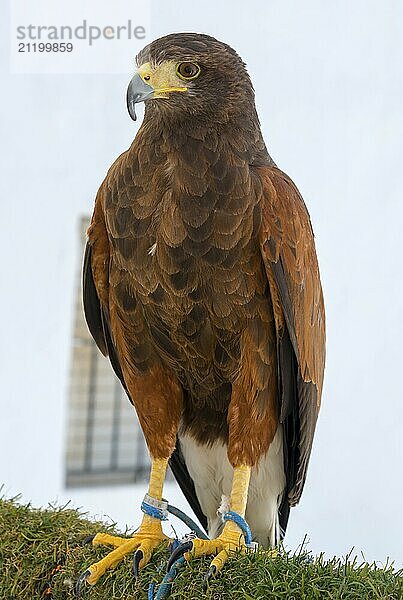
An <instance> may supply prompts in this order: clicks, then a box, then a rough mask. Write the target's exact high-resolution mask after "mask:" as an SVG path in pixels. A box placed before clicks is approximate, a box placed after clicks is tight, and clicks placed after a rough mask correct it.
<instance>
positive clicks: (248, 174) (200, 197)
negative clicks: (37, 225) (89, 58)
mask: <svg viewBox="0 0 403 600" xmlns="http://www.w3.org/2000/svg"><path fill="white" fill-rule="evenodd" d="M137 61H138V65H139V66H141V65H143V64H144V63H147V64H148V63H150V64H151V65H152V66H153V67H156V66H158V65H162V64H165V63H167V62H168V63H170V62H182V61H191V62H192V63H197V65H199V66H200V76H199V77H197V79H195V80H194V81H192V82H190V83H189V85H188V87H189V92H188V93H179V92H176V93H175V92H174V93H170V94H166V96H164V95H162V96H161V97H156V98H155V99H154V98H151V99H148V100H147V101H146V109H145V117H144V121H143V124H142V126H141V128H140V130H139V131H138V133H137V136H136V138H135V140H134V141H133V143H132V145H131V147H130V148H129V149H128V150H127V151H126V152H125V153H123V154H122V155H121V156H120V157H119V158H118V159H117V160H116V161H115V163H114V164H113V165H112V167H111V168H110V169H109V171H108V174H107V176H106V178H105V180H104V181H103V183H102V185H101V187H100V190H99V192H98V195H97V198H96V203H95V210H94V214H93V218H92V223H91V226H90V228H89V230H88V244H87V249H86V258H85V263H84V306H85V312H86V318H87V321H88V325H89V328H90V330H91V333H92V335H93V336H94V339H95V340H96V342H97V344H98V346H99V348H100V350H101V351H102V352H103V353H104V354H109V357H110V359H111V363H112V366H113V368H114V369H115V371H116V373H117V374H118V376H119V377H120V379H121V381H122V384H123V385H124V387H125V389H126V390H127V393H128V395H129V397H130V400H131V401H132V403H133V404H134V406H135V408H136V411H137V414H138V417H139V420H140V424H141V426H142V428H143V431H144V434H145V438H146V441H147V444H148V447H149V449H150V453H151V455H152V456H153V457H154V458H167V457H171V466H172V469H173V472H174V474H175V475H176V477H177V479H178V481H179V484H180V485H181V487H182V489H183V491H184V493H185V495H186V496H187V498H188V500H189V502H190V503H191V505H192V508H193V509H194V510H195V512H196V514H197V515H198V516H199V518H200V520H201V521H202V523H203V524H204V525H205V524H206V518H205V515H204V513H203V510H202V508H201V506H200V501H199V498H198V497H197V493H196V492H195V487H194V485H193V483H194V482H193V481H192V478H191V477H190V475H189V472H188V469H187V466H186V464H185V460H184V456H183V453H182V452H181V447H180V444H179V443H177V434H178V432H179V434H180V435H182V436H183V435H188V436H190V437H191V438H192V439H193V440H195V441H196V443H197V444H199V445H200V447H202V446H206V445H210V446H214V444H215V443H216V442H217V441H220V442H222V443H224V444H225V445H227V446H228V457H229V460H230V462H231V464H232V466H234V467H235V466H237V465H241V464H245V465H250V466H252V467H254V466H255V465H256V464H257V463H258V462H259V459H260V458H261V457H262V456H263V455H265V453H267V451H268V448H269V447H270V444H271V442H272V440H273V438H274V436H275V434H276V431H277V428H278V426H279V423H281V424H282V427H283V434H284V469H285V478H286V490H285V491H284V494H283V499H282V502H281V506H280V508H279V511H280V523H281V525H282V526H283V529H285V526H286V524H287V518H288V511H289V506H290V505H293V504H295V503H297V502H298V500H299V498H300V495H301V492H302V488H303V484H304V481H305V476H306V469H307V464H308V460H309V455H310V451H311V446H312V439H313V434H314V429H315V424H316V419H317V415H318V411H319V405H320V396H321V390H322V382H323V370H324V358H325V325H324V307H323V298H322V291H321V285H320V279H319V271H318V265H317V260H316V253H315V247H314V239H313V233H312V229H311V224H310V220H309V215H308V212H307V210H306V207H305V205H304V202H303V200H302V198H301V196H300V195H299V192H298V190H297V189H296V187H295V186H294V184H293V183H292V181H291V180H290V179H289V178H288V177H287V175H285V174H284V173H282V172H281V171H280V170H279V169H278V168H277V167H276V166H275V164H274V162H273V161H272V159H271V158H270V156H269V154H268V152H267V150H266V147H265V144H264V141H263V138H262V134H261V131H260V125H259V120H258V117H257V114H256V110H255V105H254V92H253V88H252V84H251V82H250V79H249V76H248V74H247V72H246V70H245V68H244V65H243V63H242V61H241V59H240V58H239V57H238V55H237V54H236V53H235V51H234V50H232V49H231V48H229V47H228V46H227V45H225V44H223V43H221V42H218V41H217V40H214V39H213V38H211V37H209V36H204V35H198V34H174V35H172V36H167V37H165V38H162V39H160V40H156V41H155V42H153V43H152V44H150V45H149V46H147V47H146V48H145V49H144V50H143V51H142V52H141V53H140V55H139V56H138V59H137ZM175 446H176V449H175ZM196 484H197V482H196Z"/></svg>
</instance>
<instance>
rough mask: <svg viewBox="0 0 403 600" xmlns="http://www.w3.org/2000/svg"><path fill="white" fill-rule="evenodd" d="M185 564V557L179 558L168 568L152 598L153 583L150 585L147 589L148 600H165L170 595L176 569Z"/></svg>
mask: <svg viewBox="0 0 403 600" xmlns="http://www.w3.org/2000/svg"><path fill="white" fill-rule="evenodd" d="M184 562H185V557H184V556H181V557H180V558H179V559H178V560H177V561H176V562H174V564H173V565H172V567H171V568H170V570H169V571H168V573H166V574H165V576H164V579H163V580H162V581H161V584H160V586H159V588H158V591H157V594H156V595H155V596H154V590H155V583H150V585H149V588H148V596H147V598H148V600H154V598H155V600H165V598H168V597H169V595H170V593H171V587H172V583H173V580H174V579H175V577H176V576H177V574H178V568H179V567H181V566H182V565H183V563H184Z"/></svg>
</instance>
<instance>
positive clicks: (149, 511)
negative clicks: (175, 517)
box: [141, 494, 168, 521]
mask: <svg viewBox="0 0 403 600" xmlns="http://www.w3.org/2000/svg"><path fill="white" fill-rule="evenodd" d="M141 510H142V511H143V513H144V514H146V515H148V516H149V517H154V519H159V520H160V521H167V520H168V502H167V501H166V500H158V499H157V498H153V497H152V496H150V495H149V494H146V495H145V496H144V500H143V502H142V503H141Z"/></svg>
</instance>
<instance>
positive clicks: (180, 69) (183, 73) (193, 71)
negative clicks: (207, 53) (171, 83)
mask: <svg viewBox="0 0 403 600" xmlns="http://www.w3.org/2000/svg"><path fill="white" fill-rule="evenodd" d="M176 72H177V74H178V75H179V77H181V78H182V79H196V77H197V76H198V75H199V74H200V67H199V65H196V64H195V63H191V62H183V63H179V64H178V65H177V67H176Z"/></svg>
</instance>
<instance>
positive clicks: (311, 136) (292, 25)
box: [0, 0, 403, 564]
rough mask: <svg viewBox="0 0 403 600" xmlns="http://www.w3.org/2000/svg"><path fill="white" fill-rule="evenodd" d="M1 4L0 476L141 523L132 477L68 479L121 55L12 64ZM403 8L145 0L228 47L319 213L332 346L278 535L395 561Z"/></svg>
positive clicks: (118, 107)
mask: <svg viewBox="0 0 403 600" xmlns="http://www.w3.org/2000/svg"><path fill="white" fill-rule="evenodd" d="M98 4H101V5H102V4H104V5H106V4H107V2H103V3H102V2H101V3H98ZM134 4H135V3H134ZM2 6H3V5H2ZM2 10H3V11H4V8H3V9H2ZM2 17H3V16H2ZM84 17H85V15H83V18H84ZM8 19H9V15H7V14H5V15H4V18H2V19H1V22H2V31H1V34H2V35H1V38H0V39H1V43H2V44H3V47H2V49H1V96H0V98H1V127H2V129H1V137H0V140H1V177H0V189H1V247H2V268H1V289H2V292H1V296H0V302H1V307H0V308H1V311H0V314H1V316H2V324H1V331H2V336H1V342H0V348H1V350H0V351H1V359H0V370H1V379H0V382H1V387H0V393H1V398H0V401H1V421H0V445H1V447H0V479H1V480H3V481H4V483H5V491H6V493H7V494H11V493H16V492H22V494H23V498H24V499H26V500H32V501H33V502H34V503H35V504H46V502H47V501H48V500H54V499H55V498H58V499H59V500H64V499H66V498H68V497H72V499H73V503H75V504H81V505H83V506H84V507H85V508H88V509H89V510H91V511H93V512H94V511H95V512H98V513H107V514H109V515H110V516H111V517H112V518H113V519H115V520H118V521H119V522H120V523H125V522H128V523H129V524H130V525H137V524H138V522H139V506H138V497H139V496H140V495H141V494H142V493H143V491H144V490H143V489H140V490H138V489H137V490H136V492H134V488H133V486H131V487H130V486H129V487H126V488H123V489H122V488H119V489H109V490H96V491H91V492H89V491H86V490H84V491H81V492H80V493H78V492H75V491H74V490H73V491H70V490H69V491H67V492H66V491H65V490H64V489H63V452H64V437H65V423H66V402H67V383H68V372H69V358H70V343H71V331H72V309H73V291H74V276H75V271H76V268H77V264H78V261H79V256H78V255H77V248H78V233H77V229H78V218H79V216H80V215H81V214H83V213H84V214H86V213H89V212H90V210H91V207H92V205H93V199H94V196H95V193H96V190H97V187H98V185H99V184H100V182H101V180H102V178H103V176H104V174H105V172H106V169H107V168H108V166H109V165H110V164H111V162H112V161H113V160H114V158H115V157H116V156H117V154H118V153H120V152H121V151H122V150H124V149H125V148H126V147H127V146H128V145H129V144H130V141H131V139H132V138H133V136H134V134H135V132H136V128H137V127H138V125H137V124H136V125H134V124H133V123H132V122H131V121H130V119H129V117H128V115H127V114H126V109H125V102H124V97H125V90H126V86H127V83H128V81H129V79H130V76H131V75H132V73H131V72H127V74H125V75H110V74H106V73H105V74H99V75H65V74H60V75H15V74H14V75H13V74H9V56H8V50H7V48H8V39H7V37H8V31H7V25H6V24H7V23H8V22H9V20H8ZM402 23H403V5H402V3H401V2H400V1H398V0H396V1H393V0H385V1H384V2H382V3H381V2H378V1H376V2H375V1H373V0H356V1H355V2H354V3H352V2H350V1H347V0H335V1H334V2H331V3H330V2H322V1H320V0H305V1H304V2H299V1H297V0H294V1H292V0H281V1H280V0H278V1H274V0H268V1H266V2H264V3H263V2H257V1H249V2H241V1H235V0H232V1H231V2H228V3H218V2H217V1H212V0H206V1H204V2H203V3H202V2H200V5H197V4H195V3H193V4H192V3H190V2H188V0H187V1H186V2H185V1H179V0H178V1H171V2H169V3H168V2H164V1H163V0H154V1H152V2H151V36H152V37H157V36H159V35H162V34H165V33H169V32H173V31H181V30H183V31H185V30H187V31H191V30H196V31H201V32H206V33H210V34H212V35H215V36H216V37H218V38H220V39H222V40H224V41H226V42H228V43H229V44H231V45H233V46H234V47H235V48H236V49H237V50H238V51H239V53H240V54H241V56H242V57H243V58H244V60H245V61H246V62H247V65H248V68H249V71H250V73H251V75H252V78H253V81H254V84H255V88H256V97H257V105H258V111H259V114H260V117H261V121H262V127H263V131H264V135H265V139H266V142H267V145H268V148H269V151H270V152H271V154H272V156H273V158H274V160H275V161H276V162H277V164H278V165H279V166H280V167H281V168H282V169H284V170H286V171H287V172H288V173H289V174H290V175H291V176H292V177H293V179H294V180H295V181H296V183H297V185H298V186H299V188H300V190H301V192H302V194H303V196H304V198H305V200H306V202H307V204H308V207H309V210H310V213H311V216H312V221H313V225H314V229H315V232H316V240H317V249H318V255H319V261H320V266H321V272H322V279H323V285H324V292H325V299H326V307H327V319H328V361H327V370H326V385H325V389H324V396H323V410H322V413H321V417H320V420H319V424H318V430H317V436H316V440H315V446H314V450H313V455H312V460H311V466H310V472H309V477H308V481H307V485H306V489H305V493H304V496H303V499H302V501H301V504H300V506H299V507H298V508H296V509H294V510H293V511H292V516H291V519H290V524H289V531H288V534H287V542H288V544H289V545H290V546H291V547H295V546H296V544H297V543H298V542H300V541H301V540H302V538H303V536H304V534H305V533H307V534H308V536H309V538H310V540H311V542H310V547H311V548H312V549H313V551H314V552H316V553H318V552H320V551H326V552H327V553H329V554H345V553H347V552H348V551H349V550H350V549H351V547H352V546H354V547H355V549H356V551H357V552H359V551H361V550H362V551H363V552H364V554H365V556H366V557H367V558H368V559H371V560H373V559H376V560H379V561H384V560H385V559H386V557H387V556H390V557H392V558H393V559H395V560H396V562H397V564H401V563H402V562H403V561H402V557H403V542H402V540H403V520H402V496H403V477H402V458H403V457H402V442H401V433H402V421H403V394H402V389H401V381H402V371H403V368H402V351H401V347H402V334H403V326H402V309H403V302H402V291H403V283H402V249H401V248H402V246H401V244H402V241H401V229H402V218H403V200H402V191H401V190H402V188H403V168H402V150H403V148H402V139H403V117H402V98H403V82H402V63H403V35H402V34H403V31H402V29H403V26H402ZM134 53H135V51H134V52H133V54H134ZM127 59H128V64H129V62H130V61H131V60H132V59H133V57H132V56H130V57H127ZM170 493H171V498H172V497H173V496H176V494H175V493H174V492H172V491H171V492H170Z"/></svg>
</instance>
